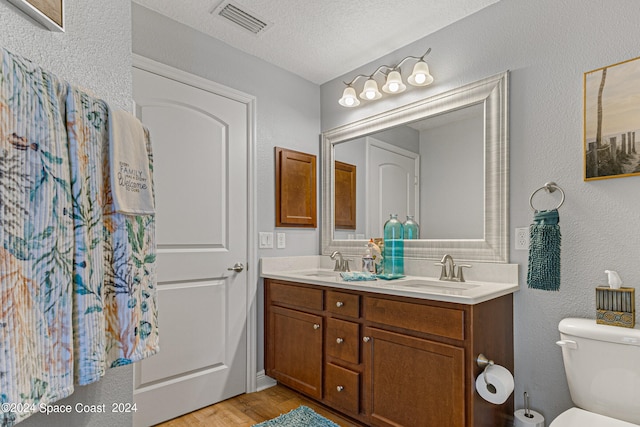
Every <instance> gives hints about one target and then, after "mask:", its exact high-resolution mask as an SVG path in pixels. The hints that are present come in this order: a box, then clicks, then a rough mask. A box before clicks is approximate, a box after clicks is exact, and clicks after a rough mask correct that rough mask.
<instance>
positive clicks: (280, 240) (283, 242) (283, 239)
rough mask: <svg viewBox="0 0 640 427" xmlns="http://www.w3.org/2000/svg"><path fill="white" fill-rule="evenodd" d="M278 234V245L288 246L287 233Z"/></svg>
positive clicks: (282, 247)
mask: <svg viewBox="0 0 640 427" xmlns="http://www.w3.org/2000/svg"><path fill="white" fill-rule="evenodd" d="M276 235H277V239H278V242H277V244H276V247H277V248H278V249H284V248H285V247H286V246H287V243H286V237H285V234H284V233H276Z"/></svg>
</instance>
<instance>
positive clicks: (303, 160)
mask: <svg viewBox="0 0 640 427" xmlns="http://www.w3.org/2000/svg"><path fill="white" fill-rule="evenodd" d="M317 225H318V216H317V208H316V156H314V155H313V154H307V153H301V152H299V151H293V150H288V149H286V148H281V147H276V227H307V228H315V227H317Z"/></svg>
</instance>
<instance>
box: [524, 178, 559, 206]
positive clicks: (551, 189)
mask: <svg viewBox="0 0 640 427" xmlns="http://www.w3.org/2000/svg"><path fill="white" fill-rule="evenodd" d="M540 190H546V191H547V193H553V192H554V191H556V190H560V194H562V199H560V203H558V206H556V207H555V208H554V209H560V206H562V204H563V203H564V190H563V189H562V188H560V186H559V185H558V184H556V183H555V182H553V181H552V182H547V183H545V184H544V186H542V187H540V188H538V189H537V190H536V191H534V192H533V193H531V197H529V206H531V209H533V210H534V211H535V212H537V211H538V210H537V209H536V208H534V207H533V196H535V195H536V193H537V192H538V191H540Z"/></svg>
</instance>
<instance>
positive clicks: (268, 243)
mask: <svg viewBox="0 0 640 427" xmlns="http://www.w3.org/2000/svg"><path fill="white" fill-rule="evenodd" d="M258 237H259V239H260V241H259V243H258V247H259V248H260V249H273V233H269V232H265V231H261V232H260V233H258Z"/></svg>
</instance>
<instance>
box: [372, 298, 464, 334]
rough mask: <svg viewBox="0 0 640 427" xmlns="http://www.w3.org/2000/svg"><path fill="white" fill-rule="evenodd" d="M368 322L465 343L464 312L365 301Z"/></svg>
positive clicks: (390, 301)
mask: <svg viewBox="0 0 640 427" xmlns="http://www.w3.org/2000/svg"><path fill="white" fill-rule="evenodd" d="M364 317H365V319H366V320H368V321H371V322H376V323H382V324H385V325H389V326H397V327H399V328H404V329H409V330H413V331H417V332H424V333H427V334H433V335H439V336H442V337H446V338H453V339H457V340H463V339H464V338H465V336H464V311H463V310H458V309H454V308H444V307H434V306H429V305H422V304H413V303H410V302H403V301H393V300H386V299H381V298H371V297H365V300H364Z"/></svg>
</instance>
